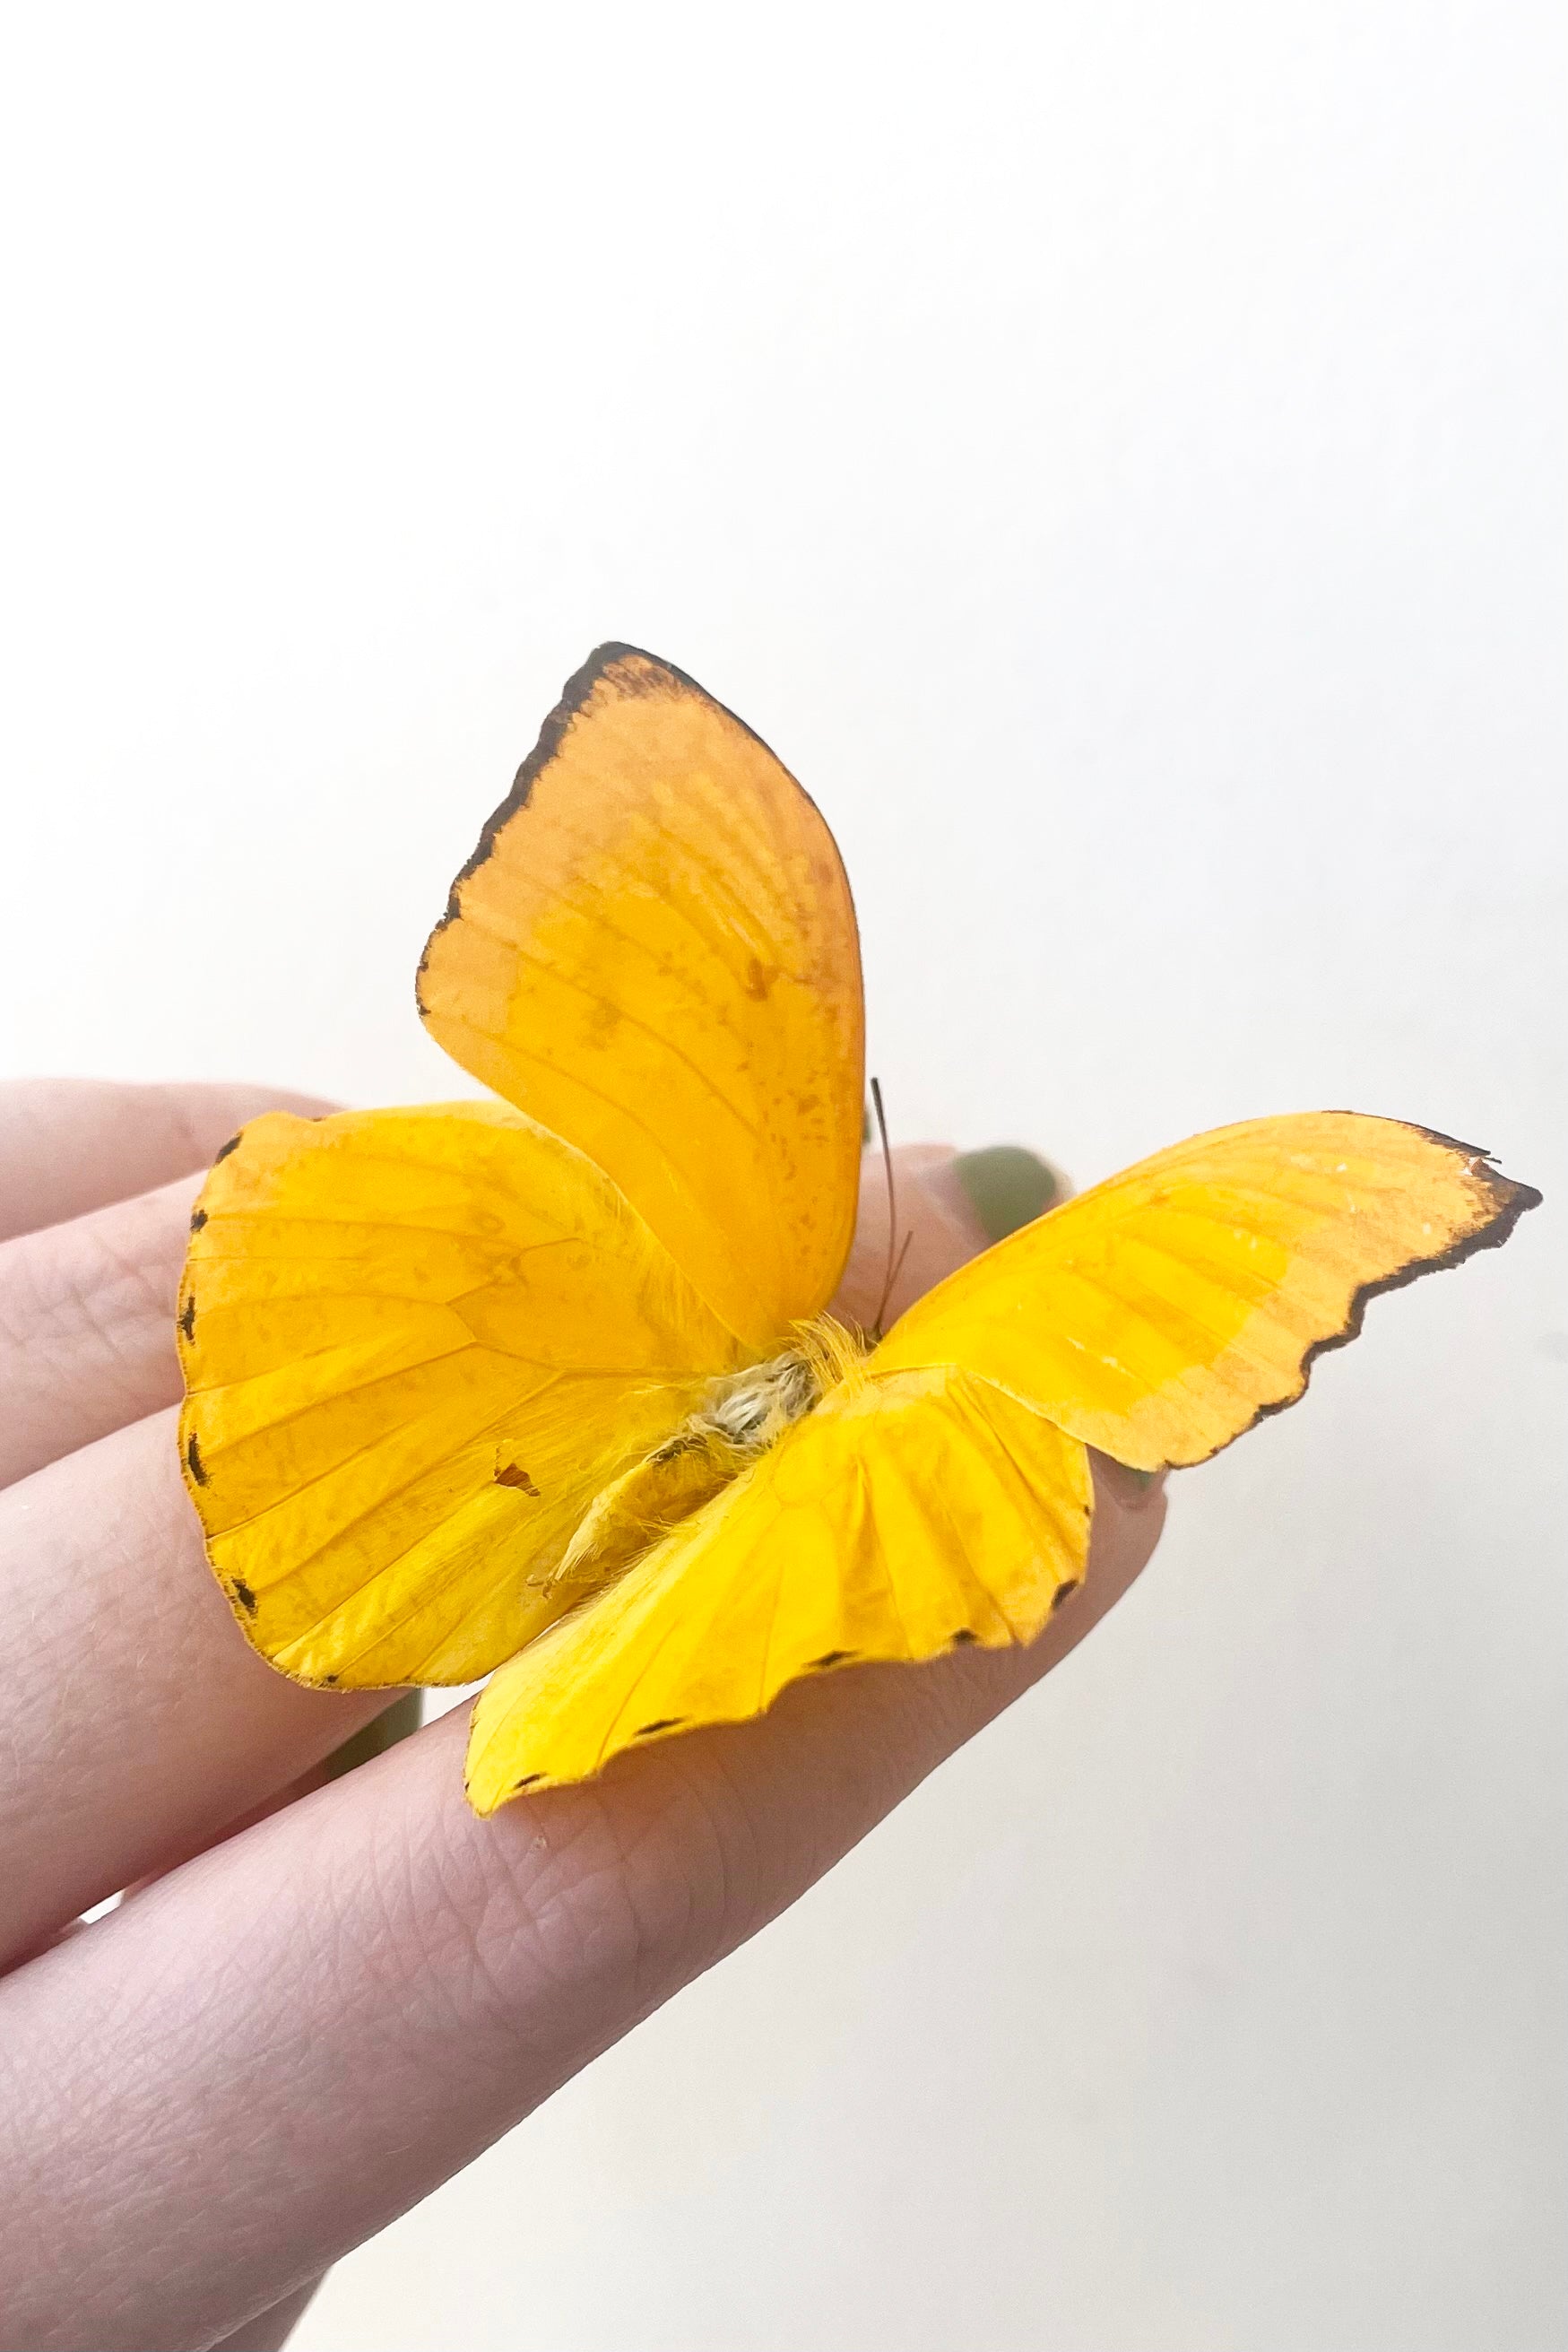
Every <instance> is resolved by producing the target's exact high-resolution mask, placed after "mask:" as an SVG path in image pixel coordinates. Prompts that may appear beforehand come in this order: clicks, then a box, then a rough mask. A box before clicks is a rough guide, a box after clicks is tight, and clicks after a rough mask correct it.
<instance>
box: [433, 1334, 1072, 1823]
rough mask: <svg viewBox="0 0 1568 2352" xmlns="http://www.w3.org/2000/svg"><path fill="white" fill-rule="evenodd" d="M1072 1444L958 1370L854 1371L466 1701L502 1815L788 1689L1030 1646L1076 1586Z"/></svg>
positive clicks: (481, 1764) (471, 1774)
mask: <svg viewBox="0 0 1568 2352" xmlns="http://www.w3.org/2000/svg"><path fill="white" fill-rule="evenodd" d="M1091 1509H1092V1486H1091V1480H1090V1473H1089V1459H1088V1455H1087V1453H1086V1451H1085V1449H1084V1448H1083V1447H1082V1445H1081V1444H1078V1442H1077V1441H1076V1440H1075V1439H1073V1438H1071V1437H1068V1436H1066V1435H1064V1434H1063V1433H1062V1432H1061V1431H1060V1430H1058V1429H1056V1428H1054V1427H1053V1426H1052V1425H1051V1423H1049V1422H1046V1421H1043V1420H1041V1419H1040V1416H1039V1415H1038V1414H1035V1413H1032V1412H1028V1411H1027V1410H1026V1409H1025V1408H1024V1407H1022V1406H1020V1405H1019V1404H1018V1403H1016V1402H1014V1401H1013V1400H1012V1399H1011V1398H1009V1397H1006V1396H1004V1395H1002V1394H1001V1392H1000V1391H998V1390H997V1389H995V1388H993V1387H991V1386H990V1385H989V1384H988V1383H987V1382H985V1381H976V1380H972V1379H970V1378H969V1377H967V1375H965V1374H963V1373H946V1372H944V1373H920V1374H914V1375H910V1374H903V1375H894V1376H890V1377H887V1378H878V1377H873V1376H870V1374H869V1373H867V1372H862V1373H861V1374H859V1375H852V1377H851V1379H850V1380H849V1381H847V1382H846V1383H845V1384H844V1386H842V1387H841V1388H838V1389H835V1390H833V1391H831V1393H830V1394H829V1396H828V1397H827V1399H826V1400H825V1401H824V1402H823V1403H821V1405H820V1406H819V1407H818V1408H817V1410H816V1411H815V1412H812V1413H811V1414H810V1415H809V1416H808V1417H807V1418H806V1419H805V1420H803V1421H800V1422H798V1423H796V1424H795V1425H794V1427H793V1428H792V1429H790V1430H789V1431H787V1432H786V1433H785V1434H784V1436H783V1437H782V1438H780V1439H779V1441H778V1443H777V1444H775V1445H774V1446H773V1447H772V1448H771V1450H770V1451H769V1452H768V1453H767V1454H764V1455H763V1456H762V1458H761V1460H760V1461H759V1462H758V1465H756V1467H755V1468H754V1469H752V1470H751V1471H750V1472H748V1473H747V1475H745V1476H743V1477H742V1478H740V1479H739V1480H737V1482H736V1484H735V1485H733V1486H730V1487H729V1488H728V1489H727V1491H726V1492H725V1493H724V1494H723V1495H721V1496H719V1497H718V1498H717V1500H716V1501H715V1502H713V1503H710V1504H709V1505H707V1506H706V1508H704V1509H703V1510H701V1511H699V1512H698V1513H697V1514H696V1515H695V1517H693V1518H692V1519H690V1520H688V1521H686V1522H685V1524H684V1525H683V1526H681V1527H680V1528H676V1529H675V1530H674V1533H673V1534H671V1535H669V1536H667V1537H665V1538H664V1540H663V1541H662V1542H660V1543H659V1544H658V1545H657V1546H655V1548H654V1549H653V1551H652V1552H650V1553H649V1554H648V1555H647V1556H646V1557H645V1558H644V1559H643V1560H642V1561H640V1562H639V1563H638V1565H637V1566H635V1567H634V1568H632V1569H630V1570H627V1572H626V1573H625V1575H624V1576H623V1577H622V1578H621V1580H619V1581H618V1582H617V1583H615V1584H613V1585H612V1586H611V1587H610V1588H609V1589H608V1590H607V1591H604V1592H602V1593H601V1594H599V1595H598V1596H597V1597H596V1598H595V1599H593V1600H591V1601H589V1602H588V1603H586V1604H585V1606H584V1607H583V1608H582V1609H581V1610H580V1612H578V1613H577V1614H576V1615H574V1616H572V1617H570V1618H568V1619H566V1620H564V1621H563V1622H561V1623H559V1624H558V1625H556V1626H553V1627H551V1628H550V1629H549V1631H548V1632H546V1633H543V1634H542V1635H541V1636H540V1637H539V1639H538V1640H537V1641H536V1642H534V1643H531V1644H530V1645H529V1647H528V1649H526V1650H525V1651H524V1652H523V1653H522V1654H521V1656H519V1657H517V1658H515V1659H513V1660H512V1662H511V1664H509V1665H507V1666H504V1667H502V1668H501V1670H500V1672H499V1673H498V1674H497V1675H496V1676H495V1677H494V1679H493V1680H492V1681H491V1683H490V1685H489V1686H488V1687H487V1689H486V1691H485V1693H484V1694H483V1696H481V1698H480V1699H479V1701H478V1703H477V1706H476V1709H475V1717H474V1727H473V1732H472V1735H471V1738H470V1742H469V1753H468V1788H469V1794H470V1797H471V1799H472V1801H473V1802H474V1804H475V1805H476V1808H477V1809H478V1811H481V1812H491V1811H494V1810H495V1808H496V1807H497V1805H500V1804H504V1803H505V1802H506V1801H507V1799H508V1798H509V1797H512V1796H515V1795H517V1794H518V1793H519V1792H520V1791H521V1790H525V1789H528V1788H543V1787H549V1786H552V1785H555V1784H558V1783H560V1782H563V1781H570V1780H581V1779H583V1778H585V1777H587V1776H588V1775H590V1774H591V1773H594V1772H597V1771H598V1770H600V1769H601V1767H602V1766H603V1765H605V1764H606V1763H608V1762H609V1760H610V1759H611V1758H612V1756H614V1755H616V1754H618V1753H619V1752H620V1751H621V1750H622V1748H632V1747H639V1746H646V1745H647V1744H648V1743H649V1741H650V1740H653V1739H656V1738H663V1737H664V1736H666V1735H667V1734H669V1733H672V1732H674V1731H677V1730H685V1729H690V1728H692V1727H695V1726H697V1725H701V1724H707V1723H723V1722H735V1721H738V1720H741V1719H743V1718H745V1717H750V1716H754V1715H758V1714H760V1713H761V1712H762V1710H763V1709H764V1708H766V1707H767V1706H770V1705H771V1703H772V1701H773V1700H774V1698H775V1697H776V1696H778V1694H779V1691H780V1690H782V1689H783V1687H784V1686H785V1685H786V1684H787V1683H789V1682H792V1681H795V1680H797V1679H798V1678H799V1677H800V1676H801V1675H807V1674H810V1673H812V1672H822V1671H825V1670H827V1669H828V1668H830V1667H832V1666H837V1665H844V1664H852V1663H857V1662H860V1661H862V1660H864V1661H869V1660H873V1659H904V1660H909V1659H921V1658H930V1657H935V1656H936V1655H937V1654H939V1653H941V1652H942V1651H945V1650H949V1649H952V1648H953V1647H955V1646H956V1645H957V1644H960V1643H967V1642H976V1643H982V1644H984V1645H986V1646H988V1647H992V1648H999V1647H1002V1646H1005V1645H1006V1644H1007V1643H1014V1642H1027V1641H1029V1640H1030V1639H1031V1638H1032V1637H1033V1635H1034V1634H1035V1633H1038V1632H1039V1631H1040V1628H1041V1626H1042V1625H1043V1624H1044V1623H1045V1622H1046V1620H1047V1618H1048V1617H1049V1616H1050V1614H1051V1608H1052V1606H1053V1605H1054V1603H1055V1601H1056V1600H1057V1598H1058V1597H1059V1595H1060V1594H1061V1593H1062V1592H1063V1591H1066V1590H1069V1589H1071V1588H1072V1587H1074V1586H1075V1585H1076V1584H1077V1583H1078V1582H1079V1581H1080V1580H1082V1575H1083V1571H1084V1566H1085V1562H1086V1559H1087V1557H1088V1546H1089V1528H1090V1515H1091Z"/></svg>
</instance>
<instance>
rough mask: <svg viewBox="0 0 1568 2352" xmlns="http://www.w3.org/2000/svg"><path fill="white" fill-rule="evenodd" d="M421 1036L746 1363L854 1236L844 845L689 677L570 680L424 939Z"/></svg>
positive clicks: (838, 1263)
mask: <svg viewBox="0 0 1568 2352" xmlns="http://www.w3.org/2000/svg"><path fill="white" fill-rule="evenodd" d="M419 1002H420V1009H421V1011H422V1013H423V1016H424V1020H425V1023H426V1025H427V1026H428V1028H429V1029H430V1031H431V1034H433V1035H434V1036H435V1037H436V1038H438V1039H439V1040H440V1042H441V1044H442V1045H444V1046H445V1047H446V1049H447V1051H448V1052H449V1053H450V1054H452V1055H454V1056H455V1058H456V1059H457V1060H458V1061H459V1062H461V1063H462V1064H463V1066H464V1067H465V1069H468V1070H471V1071H472V1072H473V1073H474V1074H475V1076H477V1077H479V1078H482V1079H483V1080H484V1082H485V1083H486V1086H489V1087H494V1088H495V1090H496V1091H497V1094H500V1095H503V1096H504V1097H506V1098H507V1101H508V1102H512V1103H516V1104H517V1106H518V1107H519V1108H521V1109H523V1110H525V1111H528V1113H529V1114H530V1115H531V1116H532V1117H534V1118H538V1119H539V1120H541V1121H542V1122H543V1124H544V1125H545V1126H547V1127H549V1128H552V1129H554V1130H555V1131H556V1132H557V1133H558V1134H559V1135H563V1136H565V1137H567V1138H568V1139H570V1141H571V1142H573V1143H575V1144H577V1145H578V1146H579V1147H580V1149H581V1150H584V1151H586V1152H587V1153H588V1154H589V1155H590V1157H591V1159H592V1160H594V1161H596V1163H597V1164H598V1165H599V1166H600V1167H601V1168H602V1169H603V1170H604V1171H606V1173H607V1174H608V1175H609V1176H611V1177H612V1179H613V1180H614V1181H615V1182H616V1183H617V1184H618V1185H619V1186H620V1187H621V1189H622V1192H624V1193H625V1194H626V1196H627V1198H628V1199H629V1200H630V1201H631V1202H632V1203H633V1204H634V1206H635V1207H636V1208H637V1209H638V1210H639V1211H640V1213H642V1215H643V1217H644V1218H645V1219H646V1221H647V1223H648V1224H649V1225H650V1226H651V1227H652V1229H653V1232H654V1233H655V1234H657V1235H658V1236H659V1238H660V1240H661V1241H662V1242H663V1243H664V1246H665V1247H666V1249H667V1250H668V1251H669V1252H670V1254H671V1255H672V1256H673V1257H674V1259H675V1260H676V1262H677V1263H678V1265H680V1266H681V1268H682V1270H683V1272H684V1273H685V1275H686V1276H687V1277H688V1279H689V1280H690V1281H691V1282H692V1284H693V1286H695V1289H696V1290H697V1291H698V1293H699V1294H700V1295H701V1297H703V1298H705V1299H706V1301H707V1303H708V1305H709V1306H710V1307H712V1308H713V1310H714V1312H715V1313H716V1315H718V1316H719V1317H720V1318H721V1319H722V1320H723V1321H724V1322H725V1323H726V1324H727V1326H728V1328H729V1329H730V1330H732V1331H734V1332H736V1333H737V1334H738V1335H739V1336H740V1337H741V1338H742V1339H745V1340H746V1341H747V1344H748V1345H749V1346H750V1347H751V1348H752V1349H754V1350H755V1351H756V1352H757V1353H758V1354H762V1353H765V1352H766V1351H767V1350H768V1348H769V1346H770V1345H771V1344H773V1343H775V1342H776V1341H777V1340H778V1339H779V1338H780V1337H781V1336H782V1335H783V1334H784V1333H785V1332H786V1331H787V1329H788V1328H789V1325H790V1323H791V1322H793V1321H796V1320H797V1319H801V1318H805V1317H808V1316H810V1315H814V1314H816V1313H817V1312H818V1311H819V1310H820V1309H821V1307H824V1306H825V1305H826V1304H827V1301H828V1299H829V1297H831V1294H832V1292H833V1290H834V1288H835V1286H836V1285H837V1283H838V1279H839V1276H840V1274H841V1270H842V1267H843V1264H844V1260H845V1257H846V1255H848V1251H849V1245H850V1239H851V1236H852V1232H853V1229H854V1217H855V1202H856V1189H857V1184H858V1179H859V1171H860V1139H861V1118H862V1058H863V1057H862V1009H861V977H860V953H859V945H858V940H857V934H856V929H855V919H854V909H853V907H852V903H851V899H850V893H849V885H848V883H847V882H846V880H845V878H844V872H843V867H842V866H841V862H840V859H839V855H838V851H837V849H836V847H835V846H834V843H833V838H832V835H831V834H830V833H829V831H828V828H827V826H826V825H825V824H823V822H822V819H821V816H820V815H819V814H818V812H817V810H816V809H815V808H814V807H813V805H812V804H811V803H810V800H808V798H807V797H806V794H805V793H803V792H802V791H801V789H800V785H799V784H797V783H796V782H795V780H794V778H793V777H792V776H790V775H789V772H788V771H787V770H786V769H785V768H784V767H783V766H782V765H781V764H780V763H779V761H778V760H777V759H776V758H775V757H774V755H773V753H772V752H771V751H769V750H768V747H767V745H766V744H765V743H763V742H761V741H760V740H758V737H756V736H755V735H753V734H752V733H751V731H750V730H749V729H748V728H747V727H744V726H743V725H742V724H741V722H740V720H739V719H736V718H734V717H733V716H732V715H731V713H730V712H729V711H727V710H726V709H724V708H723V706H722V705H721V704H719V703H716V702H715V701H714V700H713V698H711V696H709V695H707V694H706V693H704V691H703V689H702V688H700V687H699V686H697V685H695V683H694V681H693V680H692V679H690V678H688V677H685V675H684V674H683V673H682V672H681V671H679V670H676V669H674V668H672V667H670V666H669V665H668V664H667V663H664V662H660V661H657V660H655V659H654V658H653V656H651V655H648V654H643V653H638V652H636V651H635V650H633V649H632V647H630V646H603V647H601V649H600V651H599V652H598V653H597V654H596V655H594V656H593V657H592V658H591V661H590V662H589V663H588V664H587V665H586V667H584V668H583V669H582V670H581V671H580V673H579V675H578V676H577V677H575V678H574V679H572V681H571V683H570V685H569V687H568V688H567V689H566V694H565V697H564V698H563V700H562V702H561V704H560V706H559V709H557V710H556V711H555V712H554V714H553V715H552V717H551V718H550V719H549V721H547V723H546V726H545V729H544V732H543V734H542V735H541V737H540V739H539V743H538V749H537V750H536V751H535V752H534V753H533V755H532V757H531V758H530V759H529V760H528V761H526V762H525V764H524V766H523V768H522V770H521V772H520V773H519V775H518V778H517V783H516V785H515V786H514V788H513V791H512V793H511V795H510V797H509V799H508V800H507V802H506V803H503V805H502V806H501V807H500V808H499V809H497V812H496V814H495V815H494V816H493V817H492V818H491V820H490V822H489V824H487V825H486V828H485V831H484V834H483V835H482V837H481V840H480V844H479V847H478V849H477V851H476V854H475V856H474V857H473V859H472V860H471V861H470V863H469V865H468V866H467V867H466V868H465V872H464V873H463V874H462V875H461V876H459V877H458V880H457V882H456V884H455V887H454V890H453V894H452V902H451V906H450V908H448V911H447V915H446V917H445V919H444V921H443V922H442V923H441V924H440V925H439V926H438V928H437V929H436V930H435V932H434V934H433V936H432V938H431V940H430V943H429V945H428V946H427V948H426V949H425V952H424V961H423V965H422V967H421V971H420V978H419Z"/></svg>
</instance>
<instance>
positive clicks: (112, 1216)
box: [0, 1174, 202, 1486]
mask: <svg viewBox="0 0 1568 2352" xmlns="http://www.w3.org/2000/svg"><path fill="white" fill-rule="evenodd" d="M201 1182H202V1179H201V1177H200V1175H197V1174H193V1175H189V1176H185V1177H183V1178H182V1179H181V1180H180V1181H178V1182H177V1183H174V1184H166V1185H164V1186H162V1189H161V1190H160V1191H158V1192H142V1193H140V1194H139V1195H138V1196H137V1197H136V1198H135V1199H133V1200H130V1201H119V1202H115V1203H114V1205H113V1206H112V1207H110V1208H107V1209H95V1210H93V1211H91V1212H90V1213H89V1214H88V1215H86V1216H82V1217H72V1218H70V1219H69V1220H68V1222H67V1223H63V1224H56V1225H47V1226H45V1227H44V1228H43V1230H42V1231H41V1232H37V1233H30V1234H18V1235H17V1236H16V1238H15V1240H12V1241H5V1242H0V1375H3V1377H4V1380H5V1418H4V1421H3V1423H0V1486H9V1485H11V1484H12V1482H13V1481H14V1480H16V1479H17V1478H23V1477H26V1475H27V1474H28V1472H29V1471H33V1470H40V1469H42V1468H43V1466H44V1465H45V1464H46V1463H48V1462H57V1461H59V1460H60V1459H61V1457H62V1456H63V1455H65V1454H74V1453H75V1452H76V1450H77V1448H78V1446H81V1445H89V1444H91V1443H92V1441H93V1439H94V1438H98V1437H106V1436H107V1435H108V1434H109V1433H110V1430H113V1429H122V1428H124V1426H125V1425H126V1423H129V1422H132V1421H140V1420H141V1419H142V1417H143V1416H144V1415H145V1414H147V1413H150V1412H158V1411H159V1410H160V1408H161V1407H162V1406H163V1405H168V1404H175V1403H177V1402H179V1397H180V1385H181V1384H180V1360H179V1356H178V1353H177V1352H176V1349H175V1346H174V1317H175V1315H176V1313H177V1312H178V1306H179V1284H180V1268H181V1266H182V1265H183V1263H184V1255H185V1244H186V1241H187V1239H188V1237H189V1234H190V1229H191V1207H192V1203H193V1201H194V1199H195V1195H196V1192H197V1190H198V1188H199V1186H200V1184H201Z"/></svg>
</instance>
